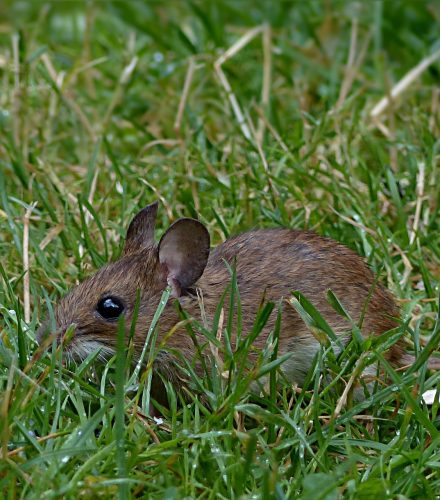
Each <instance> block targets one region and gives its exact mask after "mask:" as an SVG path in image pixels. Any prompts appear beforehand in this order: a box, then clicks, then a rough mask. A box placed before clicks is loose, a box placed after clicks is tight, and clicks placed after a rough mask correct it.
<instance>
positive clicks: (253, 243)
mask: <svg viewBox="0 0 440 500" xmlns="http://www.w3.org/2000/svg"><path fill="white" fill-rule="evenodd" d="M157 208H158V204H157V203H153V204H151V205H149V206H147V207H146V208H144V209H143V210H141V211H140V212H139V213H138V214H137V215H136V216H135V218H134V219H133V221H132V222H131V224H130V226H129V228H128V231H127V237H126V241H125V246H124V249H123V253H122V256H121V258H120V259H119V260H117V261H116V262H113V263H110V264H108V265H106V266H105V267H103V268H102V269H100V270H99V271H98V272H97V273H96V274H95V275H93V276H92V277H90V278H88V279H87V280H85V281H83V282H82V283H80V284H79V285H77V286H76V287H75V288H73V289H72V290H71V291H70V292H69V293H68V294H67V295H66V296H65V297H64V298H63V299H62V300H61V301H60V303H59V304H58V305H57V306H56V308H55V309H54V317H55V322H56V335H57V336H58V340H61V339H62V337H63V335H64V334H65V332H66V329H67V328H68V327H69V326H70V325H72V324H74V325H75V330H74V333H73V337H72V340H71V342H70V343H69V344H68V346H67V347H66V353H67V355H68V357H71V358H74V359H76V360H82V359H85V357H87V355H89V354H90V353H91V352H94V351H96V350H99V355H98V357H100V358H101V359H103V360H105V359H107V358H108V357H110V356H112V355H114V354H115V351H116V342H117V332H118V318H119V316H120V315H121V314H124V315H125V325H126V329H127V337H128V335H129V331H130V327H131V322H132V318H133V312H134V308H135V304H136V297H137V296H138V294H139V295H140V300H139V312H138V317H137V321H136V326H135V333H134V337H133V343H134V357H135V360H136V359H138V358H139V356H140V354H141V352H142V349H143V347H144V344H145V339H146V336H147V332H148V329H149V326H150V324H151V321H152V318H153V315H154V313H155V311H156V309H157V307H158V305H159V301H160V298H161V296H162V293H163V291H164V290H165V289H166V287H167V286H170V287H171V295H172V297H173V298H174V299H175V300H178V301H179V302H180V305H181V307H182V308H183V309H184V310H185V311H186V313H187V314H188V316H190V317H193V318H195V319H197V320H199V321H201V320H202V319H203V320H204V321H205V322H207V323H208V327H209V326H210V325H211V322H212V320H213V318H214V316H215V312H216V309H217V306H218V303H219V300H220V297H221V296H222V294H223V292H224V290H225V288H226V287H227V286H228V285H229V283H230V281H231V271H230V269H231V267H234V268H235V272H236V279H237V286H238V290H239V294H240V303H241V317H242V332H243V333H242V335H246V334H247V333H249V332H250V331H251V329H252V325H253V323H254V320H255V317H256V314H257V312H258V309H259V307H260V306H261V303H262V302H263V301H273V302H275V303H276V304H280V303H281V307H282V319H281V330H280V337H279V346H278V354H279V355H284V354H286V353H290V356H289V357H288V359H287V360H286V361H285V362H284V363H283V365H282V367H281V368H282V370H283V371H284V373H285V375H286V377H287V378H288V379H289V380H290V381H292V383H298V384H301V383H302V382H303V381H304V378H305V376H306V374H307V372H308V370H309V368H310V366H311V364H312V362H313V359H314V357H315V355H316V353H317V351H318V350H319V348H320V344H319V341H318V340H317V339H316V337H315V336H314V335H313V334H312V332H311V331H310V329H309V327H308V326H307V325H306V324H305V323H304V321H303V320H302V318H301V317H300V315H299V314H298V313H297V311H296V310H295V309H294V307H293V306H292V305H291V304H290V303H289V301H288V299H289V298H291V297H292V295H291V293H292V291H300V292H301V293H302V294H303V295H305V296H306V297H307V298H308V300H309V301H310V302H311V303H312V304H313V305H314V306H315V308H316V309H318V310H319V312H320V314H321V315H322V316H323V317H324V319H325V320H326V321H327V323H328V324H329V325H330V327H331V328H332V329H333V331H334V332H335V333H336V334H337V335H338V337H339V338H340V339H341V340H342V343H343V344H345V343H346V342H348V340H349V339H350V336H351V331H352V325H351V324H350V323H349V321H348V320H347V319H346V318H344V317H343V316H342V315H340V314H339V313H338V312H336V311H335V309H334V308H333V307H332V306H331V305H330V304H329V302H328V300H327V296H326V294H327V291H328V290H329V289H330V290H332V291H333V293H334V294H335V295H336V296H337V297H338V299H339V301H340V302H341V303H342V305H343V306H344V308H345V309H346V311H347V312H348V313H349V315H350V317H351V318H352V320H353V321H355V322H356V323H358V322H359V320H360V318H361V317H362V318H363V320H362V324H361V325H360V326H361V332H362V334H363V335H364V336H365V337H367V336H369V335H381V334H382V333H384V332H386V331H388V330H390V329H392V328H395V327H396V326H397V325H398V317H399V310H398V308H397V306H396V304H395V301H394V299H393V296H392V294H391V293H390V292H389V291H388V290H387V289H386V288H384V287H383V286H382V285H381V284H380V283H379V282H377V280H376V279H375V276H374V273H373V272H372V271H371V270H370V268H369V267H368V265H367V264H366V263H365V262H364V260H363V259H362V258H361V257H360V256H359V255H357V254H356V253H355V252H353V251H352V250H350V249H348V248H347V247H345V246H344V245H342V244H340V243H338V242H336V241H334V240H331V239H329V238H325V237H321V236H319V235H317V234H315V233H313V232H309V231H301V230H291V229H282V228H277V229H257V230H252V231H249V232H246V233H243V234H240V235H238V236H235V237H233V238H230V239H227V240H226V241H225V242H224V243H222V244H220V245H219V246H217V247H216V248H214V249H212V250H211V249H210V238H209V233H208V231H207V229H206V228H205V227H204V226H203V224H202V223H200V222H199V221H197V220H194V219H186V218H185V219H179V220H178V221H176V222H175V223H174V224H172V225H171V226H170V227H169V228H168V230H167V231H166V232H165V233H164V235H163V236H162V238H161V240H160V242H159V244H156V242H155V240H154V227H155V222H156V213H157ZM173 302H174V301H173V300H169V301H168V303H167V305H166V306H165V309H164V311H163V313H162V315H161V318H160V320H159V324H158V328H159V332H158V339H157V343H156V345H159V344H160V343H161V342H162V341H163V340H164V339H165V337H166V336H167V335H168V333H169V332H170V331H171V330H172V329H173V327H175V326H176V325H177V324H178V323H179V322H180V321H181V316H180V315H179V311H178V308H177V307H176V306H175V304H173ZM228 307H229V300H228V299H226V300H225V301H224V308H225V311H224V312H225V317H227V314H228V310H227V309H228ZM276 315H277V308H274V310H273V311H272V313H271V316H270V318H269V320H268V322H267V324H266V325H265V328H264V330H263V331H262V332H261V334H260V335H259V336H258V337H257V338H256V340H255V342H254V344H253V349H252V352H253V353H258V350H259V349H261V348H263V346H264V345H265V344H266V341H267V336H268V334H269V332H270V331H271V330H273V328H274V324H275V320H276ZM45 333H48V324H47V323H46V324H43V325H42V327H41V328H40V330H39V333H38V337H39V338H40V340H41V338H42V337H43V336H44V334H45ZM49 333H53V332H49ZM199 335H200V339H199V344H200V345H203V344H206V338H202V334H199ZM231 335H232V344H234V332H231ZM166 347H168V348H169V349H167V348H164V349H162V350H161V351H160V352H158V354H157V356H156V359H155V363H154V371H155V372H156V373H160V374H161V376H162V377H165V379H168V380H170V381H171V382H173V383H174V384H177V385H179V384H181V383H182V382H181V377H180V376H179V373H178V372H179V370H178V366H177V365H178V362H177V360H176V358H175V356H174V355H173V354H172V350H173V349H174V350H178V351H179V353H180V354H181V355H182V356H184V357H185V358H186V359H188V361H190V362H191V361H192V360H193V359H194V356H195V347H194V343H193V341H192V339H191V338H190V336H189V335H188V333H187V330H186V328H185V326H184V325H182V326H181V327H179V328H177V329H176V331H175V332H174V333H173V334H172V335H169V336H167V340H166ZM255 355H256V354H255ZM252 356H253V354H252V353H251V354H250V357H251V358H252ZM387 357H388V360H389V361H390V362H391V363H392V364H398V363H399V360H400V358H401V357H402V350H401V346H400V343H399V342H398V343H396V344H395V345H393V346H392V347H391V349H389V351H388V352H387ZM251 362H252V359H251Z"/></svg>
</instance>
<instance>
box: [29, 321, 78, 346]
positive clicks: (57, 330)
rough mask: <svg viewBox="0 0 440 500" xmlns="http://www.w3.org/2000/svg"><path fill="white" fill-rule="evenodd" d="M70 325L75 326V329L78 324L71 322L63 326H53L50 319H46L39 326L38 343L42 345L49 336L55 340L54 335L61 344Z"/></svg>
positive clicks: (58, 343)
mask: <svg viewBox="0 0 440 500" xmlns="http://www.w3.org/2000/svg"><path fill="white" fill-rule="evenodd" d="M69 327H73V329H75V327H76V325H75V323H69V324H68V325H64V326H61V327H59V326H58V325H57V326H56V327H53V326H52V325H51V322H50V321H49V320H46V321H44V322H43V323H42V324H41V326H40V327H39V328H38V330H37V332H36V335H35V336H36V339H37V342H38V344H39V345H41V344H42V343H43V342H44V341H45V340H47V339H48V338H51V339H52V340H53V337H56V343H57V346H58V345H60V343H61V342H62V341H63V339H64V336H65V334H66V332H67V330H68V329H69Z"/></svg>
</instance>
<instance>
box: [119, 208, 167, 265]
mask: <svg viewBox="0 0 440 500" xmlns="http://www.w3.org/2000/svg"><path fill="white" fill-rule="evenodd" d="M158 205H159V203H158V202H157V201H155V202H154V203H152V204H151V205H147V206H146V207H145V208H143V209H142V210H141V211H140V212H138V213H137V214H136V215H135V216H134V218H133V220H132V221H131V223H130V225H129V226H128V230H127V236H126V238H125V245H124V250H123V254H124V255H127V254H129V253H134V252H138V251H139V250H141V249H142V248H145V247H150V246H153V245H154V227H155V225H156V214H157V207H158Z"/></svg>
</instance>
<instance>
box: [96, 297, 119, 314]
mask: <svg viewBox="0 0 440 500" xmlns="http://www.w3.org/2000/svg"><path fill="white" fill-rule="evenodd" d="M96 310H97V311H98V313H99V314H100V315H101V316H102V317H103V318H104V319H116V318H118V317H119V316H120V315H121V314H122V313H123V312H124V304H123V303H122V302H121V301H120V300H119V299H118V298H116V297H104V298H103V299H101V300H100V301H99V302H98V305H97V306H96Z"/></svg>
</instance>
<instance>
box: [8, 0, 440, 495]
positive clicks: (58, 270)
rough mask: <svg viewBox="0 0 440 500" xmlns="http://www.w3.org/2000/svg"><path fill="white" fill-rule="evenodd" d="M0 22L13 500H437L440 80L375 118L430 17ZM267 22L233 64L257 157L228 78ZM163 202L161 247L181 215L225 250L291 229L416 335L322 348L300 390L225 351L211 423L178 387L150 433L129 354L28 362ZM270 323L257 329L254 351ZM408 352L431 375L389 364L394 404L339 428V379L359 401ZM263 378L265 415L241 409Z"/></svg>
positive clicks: (209, 385) (411, 8)
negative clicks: (310, 233)
mask: <svg viewBox="0 0 440 500" xmlns="http://www.w3.org/2000/svg"><path fill="white" fill-rule="evenodd" d="M0 19H1V21H0V47H1V50H0V255H1V261H0V273H1V277H0V386H1V389H0V444H1V457H2V460H1V461H0V492H2V495H3V497H4V498H11V499H12V498H21V497H26V498H37V497H38V498H52V497H65V498H76V497H78V496H79V495H85V496H86V497H87V498H95V497H98V496H104V497H111V496H119V497H120V498H127V497H128V496H129V495H130V496H132V497H136V496H137V497H141V496H144V497H157V498H176V497H177V498H181V497H189V498H192V497H202V498H214V497H215V498H237V497H242V498H272V497H273V498H287V497H293V498H294V497H298V496H299V497H301V498H309V499H317V498H322V499H324V498H325V499H334V498H340V497H343V498H353V499H362V498H397V496H398V495H401V496H400V497H399V498H420V497H424V498H436V497H438V496H439V495H440V479H439V468H440V453H439V448H440V446H439V445H440V437H439V417H438V411H439V404H438V403H434V405H433V406H430V407H428V406H426V405H425V404H424V403H423V401H422V400H421V395H422V393H423V392H424V391H425V390H427V389H431V388H436V387H438V386H439V381H440V374H439V373H433V372H429V371H427V369H426V365H425V364H424V362H425V361H426V356H427V353H428V351H426V350H425V351H424V349H425V347H424V346H426V345H427V344H428V343H429V344H428V349H429V350H431V349H430V348H435V347H437V346H438V342H439V335H440V323H439V320H438V311H439V269H440V264H439V260H440V251H439V248H440V245H439V235H440V218H439V213H438V208H439V189H438V178H439V176H440V172H439V158H440V156H439V155H440V140H439V139H438V137H440V134H439V130H440V116H439V109H440V97H439V92H438V87H439V79H440V65H439V63H438V62H436V63H434V64H433V65H431V66H430V67H429V68H428V69H427V70H426V71H425V72H424V73H423V74H422V75H421V76H420V77H418V78H417V79H416V80H415V81H414V82H413V83H412V85H411V86H409V87H408V88H407V89H406V90H405V91H404V93H403V95H402V96H401V97H400V98H398V99H397V100H396V101H395V102H393V103H392V105H391V106H389V107H388V109H387V110H386V111H385V112H384V113H383V114H382V115H381V116H380V117H379V119H380V122H381V123H382V124H383V125H384V126H386V129H383V128H382V129H381V128H379V127H377V126H376V124H375V123H374V121H373V120H372V119H371V116H370V112H371V110H372V108H373V106H374V105H375V104H376V103H377V102H378V101H379V100H380V99H381V98H382V97H383V96H386V95H388V94H389V92H390V89H391V88H392V87H393V85H394V84H395V83H397V82H398V81H399V79H400V78H402V77H403V76H404V75H405V73H406V72H407V71H409V70H410V69H411V68H413V67H414V66H416V65H417V64H418V63H419V62H420V61H421V60H422V59H423V58H424V57H426V56H428V55H429V54H431V53H433V52H434V51H435V50H438V49H439V47H440V42H439V38H438V26H439V23H440V8H439V5H438V3H436V2H428V1H426V2H424V1H411V0H407V1H405V2H403V1H396V0H390V1H375V2H373V1H370V2H361V3H350V2H346V1H342V0H333V1H331V2H326V1H312V2H287V1H281V0H279V1H273V2H264V1H260V2H253V1H250V0H249V1H245V0H239V1H236V0H218V1H215V2H214V1H206V2H205V1H204V2H198V1H194V2H190V1H183V0H182V1H174V2H140V1H138V2H133V1H132V2H84V3H83V2H57V3H55V2H53V3H42V2H41V3H40V2H38V1H33V2H12V1H10V2H3V3H2V4H1V5H0ZM353 20H356V22H355V23H354V25H353ZM264 23H266V24H265V25H266V26H270V29H271V34H270V38H266V41H265V44H263V42H262V36H261V34H260V35H258V36H257V37H256V38H255V39H253V40H252V41H251V42H250V43H249V44H248V45H246V46H245V47H244V48H242V50H240V51H239V52H238V53H237V54H236V55H234V56H233V57H232V58H230V59H229V60H228V61H226V62H225V64H224V65H223V70H224V72H225V75H226V77H227V79H228V81H229V83H230V85H231V88H232V91H233V93H234V95H235V97H236V99H237V100H238V103H239V105H240V108H241V110H242V112H243V114H244V116H245V119H246V124H247V126H248V129H249V130H250V131H251V133H250V139H247V138H246V137H245V135H244V133H243V125H240V123H239V122H238V121H237V118H236V116H235V115H234V113H233V112H232V110H231V106H230V102H229V100H228V95H227V93H226V92H225V89H224V88H223V87H222V85H221V84H220V81H219V79H218V78H217V75H216V72H215V67H214V63H215V61H216V60H217V58H218V57H220V55H221V54H223V53H224V52H225V50H227V49H228V48H229V47H230V46H231V45H232V44H233V43H235V42H236V41H237V40H238V39H239V38H240V37H241V36H242V35H244V34H245V33H246V32H248V31H249V30H251V29H252V28H254V27H256V26H261V25H263V24H264ZM353 26H354V28H353ZM352 30H354V31H353V32H354V34H355V36H356V52H355V59H354V61H355V64H354V66H353V65H352V67H351V71H352V72H353V74H352V77H353V78H352V81H351V84H350V78H349V76H350V75H348V76H347V69H346V63H347V60H348V57H349V51H350V37H351V33H352ZM364 46H365V49H364V48H363V47H364ZM265 50H266V57H265ZM267 53H270V54H271V58H270V60H269V59H268V58H267ZM191 58H192V59H191ZM358 58H360V59H359V60H358ZM190 60H192V61H193V62H194V64H195V70H194V73H193V77H192V80H191V82H190V86H189V92H188V96H187V100H186V102H185V103H184V107H183V114H182V115H181V120H180V125H179V126H178V127H176V126H175V123H176V118H177V116H178V109H179V103H180V101H181V95H182V90H183V88H184V82H185V77H186V74H187V71H188V67H189V64H190ZM269 69H270V72H269V71H268V70H269ZM264 76H266V78H267V77H270V88H268V90H269V92H268V94H267V96H268V98H267V99H264V100H263V102H262V99H261V94H262V85H263V81H264ZM344 82H345V83H344ZM345 85H346V88H347V92H346V93H345V95H344V94H342V95H341V89H342V88H344V86H345ZM338 103H339V104H338ZM337 104H338V105H337ZM261 117H264V120H263V123H264V124H265V125H266V126H265V127H264V133H263V140H262V142H261V149H260V150H259V148H258V147H257V142H256V140H255V137H256V134H255V133H254V132H255V130H257V131H258V130H259V119H260V118H261ZM418 185H419V188H418V187H417V186H418ZM421 185H423V189H421V188H420V186H421ZM155 199H159V200H160V201H161V208H160V211H159V215H158V233H159V234H161V233H162V232H163V231H164V230H165V229H166V227H167V226H168V224H169V223H170V221H172V220H174V219H175V218H177V217H179V216H182V215H185V216H197V217H199V218H200V219H201V220H202V221H203V222H204V223H205V224H206V225H207V226H208V227H209V231H210V234H211V237H212V241H213V243H214V244H218V243H219V242H221V241H222V240H224V239H225V238H226V237H228V236H229V235H231V234H234V233H237V232H239V231H242V230H245V229H248V228H251V227H254V226H278V225H281V226H286V227H297V228H298V227H299V228H311V229H313V230H315V231H317V232H318V233H320V234H324V235H327V236H330V237H333V238H335V239H337V240H339V241H341V242H343V243H345V244H346V245H348V246H349V247H351V248H353V249H355V250H356V251H357V252H359V253H360V254H361V255H364V256H365V257H366V258H367V260H368V262H369V263H370V265H371V266H372V268H373V269H374V270H375V271H377V272H378V273H380V279H381V280H382V281H383V282H384V283H385V284H386V285H387V286H388V287H389V288H390V289H391V290H392V291H393V292H394V294H395V295H396V297H398V299H399V300H400V304H401V309H402V319H403V323H402V326H401V327H400V328H399V329H398V332H391V333H390V334H389V335H388V336H385V337H384V338H382V339H380V340H378V341H377V342H376V343H373V344H370V343H369V342H366V343H360V342H357V341H356V336H355V335H354V339H353V341H352V342H351V343H350V345H349V346H348V347H347V349H346V350H345V351H344V353H343V354H342V355H341V356H339V357H338V358H335V357H334V356H332V354H331V352H328V350H327V349H326V345H325V338H324V341H323V348H322V351H321V353H320V355H319V356H318V359H316V362H315V365H314V366H313V367H312V369H311V371H310V374H309V377H308V382H307V384H305V387H304V388H303V389H302V390H300V389H299V390H297V391H292V388H291V387H289V386H288V384H287V383H285V382H284V381H283V380H282V379H281V376H280V374H279V373H278V372H277V366H276V361H275V358H274V356H273V354H272V353H271V351H270V350H269V349H267V350H266V351H264V352H263V353H261V357H260V360H259V363H258V364H257V367H256V368H255V370H253V371H251V372H250V373H249V374H246V373H243V372H241V371H240V370H241V368H240V359H241V357H242V356H244V353H245V351H246V348H247V346H246V345H244V346H243V349H242V350H241V351H238V352H229V351H228V349H227V346H226V348H225V359H226V361H225V367H226V368H229V372H230V376H229V378H228V379H224V378H223V377H222V376H221V374H220V373H219V371H218V370H216V369H215V367H214V369H213V371H212V375H211V376H210V377H205V378H204V379H203V380H198V379H197V377H196V376H195V375H194V374H192V373H191V366H188V367H187V370H188V373H189V375H190V377H191V378H192V382H193V386H194V387H197V388H198V391H199V394H200V393H202V394H203V395H204V398H205V400H206V401H208V402H209V405H205V406H204V405H202V404H201V403H200V402H199V401H198V399H197V398H194V399H193V402H191V398H190V399H189V401H190V402H189V403H188V402H187V403H185V404H182V402H181V400H180V395H179V394H178V393H176V392H175V391H174V389H173V388H172V387H170V386H169V385H168V386H167V390H168V396H169V401H170V409H169V410H164V422H163V423H162V424H157V423H155V422H154V421H153V420H151V419H149V418H148V417H147V416H146V415H145V414H146V412H147V410H148V401H149V394H148V378H149V376H150V372H148V371H147V372H141V373H137V372H135V373H134V375H133V369H132V368H130V364H129V363H128V362H127V360H126V359H125V356H126V353H125V352H124V351H123V350H121V349H120V350H119V351H118V354H117V356H116V357H115V359H113V360H112V361H110V362H109V363H108V364H107V365H106V366H99V365H97V364H96V363H95V362H94V359H93V357H91V358H90V359H87V360H86V361H84V362H83V363H82V364H80V365H79V366H69V367H66V366H63V365H62V363H61V356H60V353H55V352H54V353H53V354H46V355H43V356H42V357H41V358H40V359H38V357H35V356H34V353H35V352H36V347H37V346H36V342H35V330H36V328H37V327H38V325H39V322H40V320H41V319H42V318H43V317H44V316H46V315H47V314H50V310H51V307H52V304H54V303H56V301H57V300H58V299H59V298H60V297H61V296H62V294H63V293H65V292H66V291H67V290H68V289H69V288H70V287H71V286H72V285H73V284H75V283H76V282H77V281H79V280H82V279H83V278H84V277H85V276H87V275H88V274H90V273H91V272H92V271H93V270H94V269H96V268H98V267H99V266H101V265H102V264H103V263H104V262H106V261H108V260H110V259H114V258H116V257H117V256H118V254H119V251H120V248H121V243H122V237H123V235H124V233H125V229H126V226H127V223H128V221H129V220H130V218H131V217H132V216H133V215H134V213H136V211H137V210H138V209H139V208H140V207H142V206H143V205H145V204H147V203H149V202H151V201H153V200H155ZM32 203H36V206H35V208H34V209H33V211H32V213H31V215H30V222H29V247H28V252H26V248H25V245H24V244H23V234H24V233H25V232H26V231H25V225H26V224H25V222H24V221H25V218H24V216H25V212H26V210H27V209H28V208H29V207H30V206H31V204H32ZM418 205H419V208H417V206H418ZM418 210H420V212H419V214H420V216H416V213H417V211H418ZM415 219H416V222H414V221H415ZM413 228H415V231H413ZM26 255H28V257H29V269H30V271H29V274H28V276H29V285H27V284H26V279H25V273H24V269H25V267H24V263H23V262H24V260H23V259H24V258H25V257H26ZM27 289H28V290H29V296H30V302H29V313H30V317H29V318H26V315H27V314H28V313H27V312H26V311H25V305H26V304H27V299H26V298H25V297H26V290H27ZM237 300H238V298H237ZM301 303H302V305H303V306H304V307H305V308H306V311H307V303H305V302H304V301H303V302H301ZM304 304H305V305H304ZM268 307H270V306H268ZM48 311H49V312H48ZM269 312H270V311H269V309H266V310H262V311H260V314H259V316H258V317H257V318H256V319H255V327H254V331H253V334H255V335H257V334H258V332H259V331H260V330H261V328H262V325H263V324H264V319H265V315H267V314H268V313H269ZM273 313H274V314H275V313H276V310H275V311H274V312H273ZM311 316H312V317H311V320H312V321H314V322H315V323H316V322H318V324H319V317H318V316H317V315H316V314H315V313H314V312H312V313H311ZM306 317H307V315H306ZM26 319H28V320H29V321H28V322H27V321H26ZM226 319H227V318H226ZM225 324H227V323H225ZM402 333H404V334H405V339H406V342H407V347H408V350H409V351H410V352H414V353H415V354H416V356H420V358H419V359H420V363H418V365H417V366H418V368H419V370H418V371H417V372H416V371H414V370H412V371H411V370H410V371H408V372H407V373H405V372H398V373H396V372H394V371H393V370H392V369H391V368H390V367H389V366H388V365H387V364H386V363H385V362H383V365H384V367H385V370H386V371H387V373H388V376H389V377H390V379H391V380H393V383H392V384H391V385H389V386H382V385H380V384H378V385H377V386H376V387H375V388H374V390H373V393H372V394H371V395H370V396H369V397H368V398H367V399H366V400H365V401H364V402H362V403H355V402H353V401H351V400H350V398H349V400H348V402H347V405H346V406H344V407H342V408H341V411H340V413H339V415H335V409H336V406H337V403H338V400H339V395H340V392H341V389H342V388H343V387H344V384H343V382H342V381H341V377H338V376H337V375H336V374H337V372H338V370H342V378H343V379H345V380H349V378H350V374H351V372H352V371H353V370H356V369H359V367H360V366H362V363H367V362H370V361H373V360H374V359H381V358H382V353H383V350H384V349H385V348H386V347H387V346H388V345H390V344H391V343H392V342H394V341H395V340H396V338H397V336H399V335H401V334H402ZM188 334H191V332H188ZM206 335H207V337H208V338H211V339H212V336H213V335H214V336H215V330H214V331H213V332H206ZM276 335H277V331H275V332H273V336H274V337H275V338H276ZM128 354H129V353H128ZM147 356H148V353H147ZM359 360H360V361H359ZM211 361H212V360H211ZM263 372H264V373H267V374H268V375H269V380H270V382H269V387H268V388H267V393H266V394H265V395H264V396H263V395H262V396H261V397H260V396H257V395H252V396H251V395H249V392H248V390H247V388H248V385H249V384H250V383H251V381H252V380H253V379H255V378H257V377H258V375H259V374H261V373H263ZM326 374H328V376H329V377H330V379H326V380H333V382H332V383H331V384H327V383H324V381H323V379H322V378H321V375H323V376H324V377H325V376H326ZM139 380H140V382H141V383H138V382H139Z"/></svg>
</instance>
